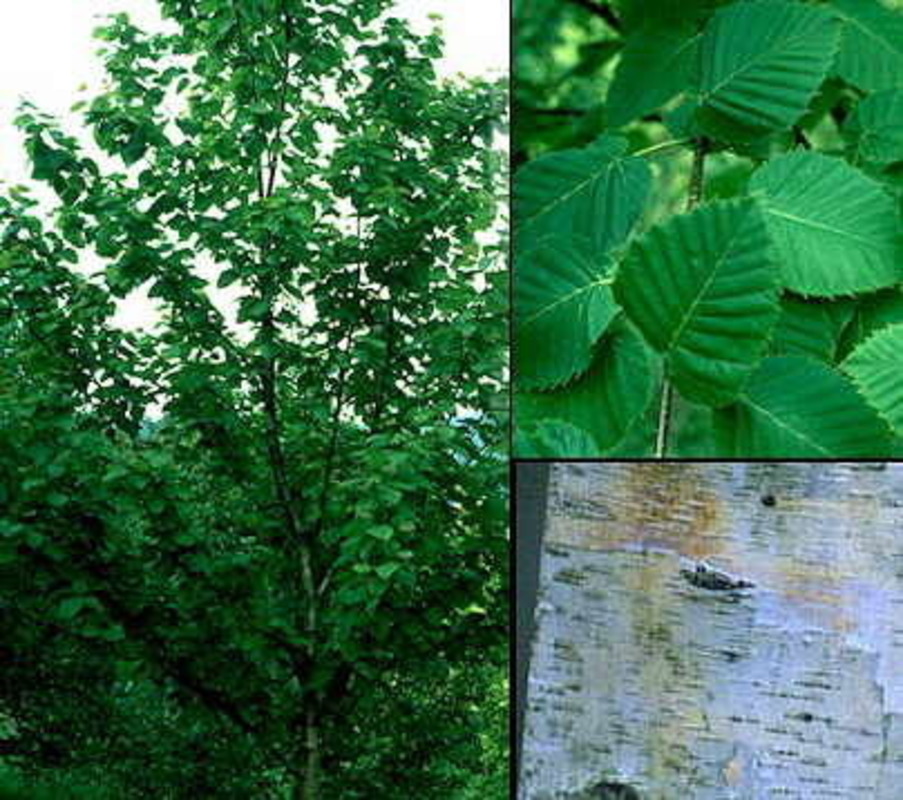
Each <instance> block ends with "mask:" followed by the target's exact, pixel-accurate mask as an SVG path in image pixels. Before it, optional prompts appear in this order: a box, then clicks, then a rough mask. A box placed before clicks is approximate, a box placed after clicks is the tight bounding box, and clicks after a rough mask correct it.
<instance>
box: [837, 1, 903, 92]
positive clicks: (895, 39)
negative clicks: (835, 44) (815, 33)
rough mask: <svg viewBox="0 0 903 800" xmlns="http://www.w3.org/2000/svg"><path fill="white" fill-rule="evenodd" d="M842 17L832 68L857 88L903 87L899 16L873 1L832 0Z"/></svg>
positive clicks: (901, 17) (902, 19)
mask: <svg viewBox="0 0 903 800" xmlns="http://www.w3.org/2000/svg"><path fill="white" fill-rule="evenodd" d="M832 5H833V6H834V8H835V9H836V10H837V11H838V13H839V14H840V16H841V18H842V20H843V26H842V27H843V35H842V37H841V42H840V52H839V53H838V55H837V61H836V63H835V66H834V70H835V72H836V73H837V75H839V76H840V77H841V78H843V79H844V80H845V81H847V82H848V83H852V84H853V85H854V86H858V87H859V88H860V89H866V90H869V91H877V90H878V89H890V88H892V87H895V86H903V15H901V14H900V12H899V11H892V10H891V9H889V8H887V7H885V6H883V5H882V4H881V3H879V2H876V0H832Z"/></svg>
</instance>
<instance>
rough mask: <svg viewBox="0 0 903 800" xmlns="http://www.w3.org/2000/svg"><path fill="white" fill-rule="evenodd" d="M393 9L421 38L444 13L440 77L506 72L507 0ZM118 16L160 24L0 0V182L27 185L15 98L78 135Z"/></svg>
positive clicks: (143, 11) (149, 11) (105, 2)
mask: <svg viewBox="0 0 903 800" xmlns="http://www.w3.org/2000/svg"><path fill="white" fill-rule="evenodd" d="M396 9H397V12H396V13H398V14H399V16H406V17H408V18H409V19H411V20H412V21H413V23H414V27H415V29H416V30H418V31H420V32H424V33H425V32H428V31H429V30H431V29H432V27H433V25H434V23H433V22H432V21H430V20H429V18H428V15H429V14H431V13H438V14H441V15H442V17H443V21H442V27H443V28H444V30H445V34H446V37H445V38H446V56H445V58H444V59H443V61H442V63H441V65H440V67H441V69H442V72H443V73H444V74H447V75H450V74H454V73H457V72H463V73H466V74H470V75H488V74H490V73H493V74H504V73H505V72H507V69H508V39H509V36H508V29H509V21H508V0H397V4H396ZM119 11H125V12H127V13H128V14H129V15H130V16H131V17H132V19H133V20H134V21H135V22H136V23H137V24H139V25H140V26H142V27H153V25H154V22H155V21H156V20H158V19H159V16H158V13H157V3H156V2H155V0H0V180H3V181H6V182H8V183H25V182H29V181H28V174H29V170H28V168H27V165H26V160H25V156H24V152H23V149H22V143H21V138H20V136H19V133H18V131H17V130H16V129H15V127H14V126H13V124H12V120H13V118H14V116H15V113H16V107H17V105H18V103H19V100H20V99H22V98H27V99H28V100H30V101H31V102H33V103H34V104H35V105H36V106H38V108H40V109H42V110H44V111H47V112H49V113H52V114H56V115H58V116H59V118H60V119H61V121H62V123H63V128H64V130H69V131H72V132H76V133H79V131H80V122H79V120H78V119H77V118H76V117H75V116H74V115H72V114H71V113H70V111H69V109H70V107H71V106H72V104H73V103H75V102H76V101H77V100H78V99H80V93H79V91H78V89H79V87H80V86H81V85H82V84H88V85H89V86H90V87H91V89H94V88H96V87H98V86H99V84H100V82H101V79H102V69H101V66H100V60H99V59H98V57H97V56H96V55H95V52H96V50H97V49H98V48H99V47H100V44H99V43H98V42H97V41H95V40H94V39H92V38H91V32H92V31H93V30H94V28H96V27H97V25H98V24H99V22H100V17H102V16H104V15H106V14H112V13H116V12H119ZM88 94H89V95H90V92H89V93H88ZM80 138H82V139H84V137H83V136H80ZM127 305H129V306H130V307H129V308H126V309H123V311H124V313H123V314H122V315H120V321H121V322H122V323H123V324H125V325H128V326H129V327H131V326H133V325H139V324H142V323H143V322H146V321H147V318H148V317H147V314H148V311H149V309H147V308H146V306H145V303H143V302H142V300H141V299H140V298H137V297H136V298H134V300H133V299H132V298H129V303H128V304H127Z"/></svg>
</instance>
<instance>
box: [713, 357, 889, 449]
mask: <svg viewBox="0 0 903 800" xmlns="http://www.w3.org/2000/svg"><path fill="white" fill-rule="evenodd" d="M715 425H716V432H717V436H718V439H719V441H720V442H721V446H722V448H723V449H724V454H725V455H728V456H733V457H743V458H812V457H815V458H880V457H882V456H884V455H886V454H887V453H888V451H889V448H890V432H889V430H888V428H887V426H886V425H885V424H884V422H883V421H882V420H881V419H880V418H879V417H878V415H877V414H876V413H875V412H874V411H873V410H872V409H871V408H869V406H868V405H867V404H866V402H865V400H863V398H862V397H861V396H860V395H859V393H858V392H857V391H856V389H855V387H854V386H853V385H852V384H851V383H850V382H849V381H848V380H847V379H846V378H845V377H844V376H843V375H841V374H840V373H839V372H836V371H835V370H833V369H831V368H830V367H828V366H826V365H824V364H820V363H819V362H817V361H814V360H812V359H809V358H802V357H799V356H776V357H773V358H767V359H765V361H764V362H763V363H762V366H761V367H760V369H759V370H758V371H757V372H756V373H755V374H754V375H753V376H752V378H751V379H750V381H749V383H748V384H747V386H746V387H745V389H744V390H743V393H742V394H741V395H740V397H739V399H738V402H737V403H736V404H734V405H732V406H729V407H728V408H725V409H722V410H720V411H718V412H717V413H716V414H715Z"/></svg>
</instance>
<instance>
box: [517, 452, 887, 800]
mask: <svg viewBox="0 0 903 800" xmlns="http://www.w3.org/2000/svg"><path fill="white" fill-rule="evenodd" d="M549 492H550V498H549V509H548V522H547V527H546V538H545V544H544V552H543V556H542V558H543V563H542V574H541V578H540V597H539V603H538V608H537V632H536V638H535V641H534V645H533V656H532V662H531V667H530V681H529V688H528V707H527V714H526V732H525V737H524V750H523V769H522V772H521V782H520V797H521V798H522V799H523V800H550V798H582V797H586V798H589V797H590V796H592V797H599V798H601V797H605V796H609V797H613V796H615V795H613V794H608V795H606V794H605V793H594V794H592V795H590V794H588V793H586V791H587V789H588V788H589V787H591V786H594V785H597V784H599V783H600V782H603V781H609V782H619V783H623V784H625V785H628V786H632V787H634V788H635V789H636V790H637V791H638V793H639V796H640V797H642V798H648V799H650V800H676V799H678V798H680V799H681V800H683V799H684V798H685V799H686V800H734V799H736V800H741V799H742V800H763V799H770V798H781V799H782V800H786V799H787V798H799V799H800V800H803V799H804V798H805V800H810V799H815V798H850V799H851V800H852V798H875V799H876V800H900V798H903V465H889V466H887V467H886V468H884V467H883V465H861V464H859V465H857V464H854V465H849V464H829V463H821V464H686V463H684V464H650V463H646V464H613V463H604V464H559V465H556V466H555V468H554V469H553V472H552V478H551V485H550V489H549ZM769 495H771V496H773V497H774V501H775V502H774V505H770V504H768V503H769V502H770V501H769V500H768V499H766V500H765V501H764V502H763V498H767V496H769ZM701 559H704V560H705V561H707V562H708V563H709V564H711V565H713V566H714V567H716V568H718V569H722V570H725V571H727V572H729V573H730V574H732V575H735V576H739V577H742V578H745V579H748V580H751V581H753V582H754V583H755V587H754V588H753V589H749V590H745V591H743V592H740V593H731V592H714V591H707V590H705V589H701V588H697V587H695V586H693V585H691V584H690V583H689V582H688V581H687V580H686V579H685V578H683V577H681V575H680V569H681V567H687V566H691V565H692V564H693V562H694V561H696V560H701ZM623 796H625V797H626V796H628V795H626V794H625V795H623Z"/></svg>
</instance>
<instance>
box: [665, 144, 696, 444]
mask: <svg viewBox="0 0 903 800" xmlns="http://www.w3.org/2000/svg"><path fill="white" fill-rule="evenodd" d="M707 151H708V140H706V139H705V137H702V136H701V137H699V138H698V139H696V140H695V141H694V142H693V166H692V167H691V169H690V187H689V191H688V193H687V211H692V210H693V209H694V208H695V207H696V206H697V205H698V204H699V203H700V201H701V200H702V188H703V184H704V182H705V155H706V152H707ZM673 405H674V389H673V387H672V386H671V381H669V380H668V378H667V375H666V376H664V377H663V378H662V400H661V405H660V406H659V409H658V429H657V431H656V434H655V457H656V458H664V457H665V456H666V455H667V454H668V438H669V436H670V433H671V417H672V414H673V411H674V409H673Z"/></svg>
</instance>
